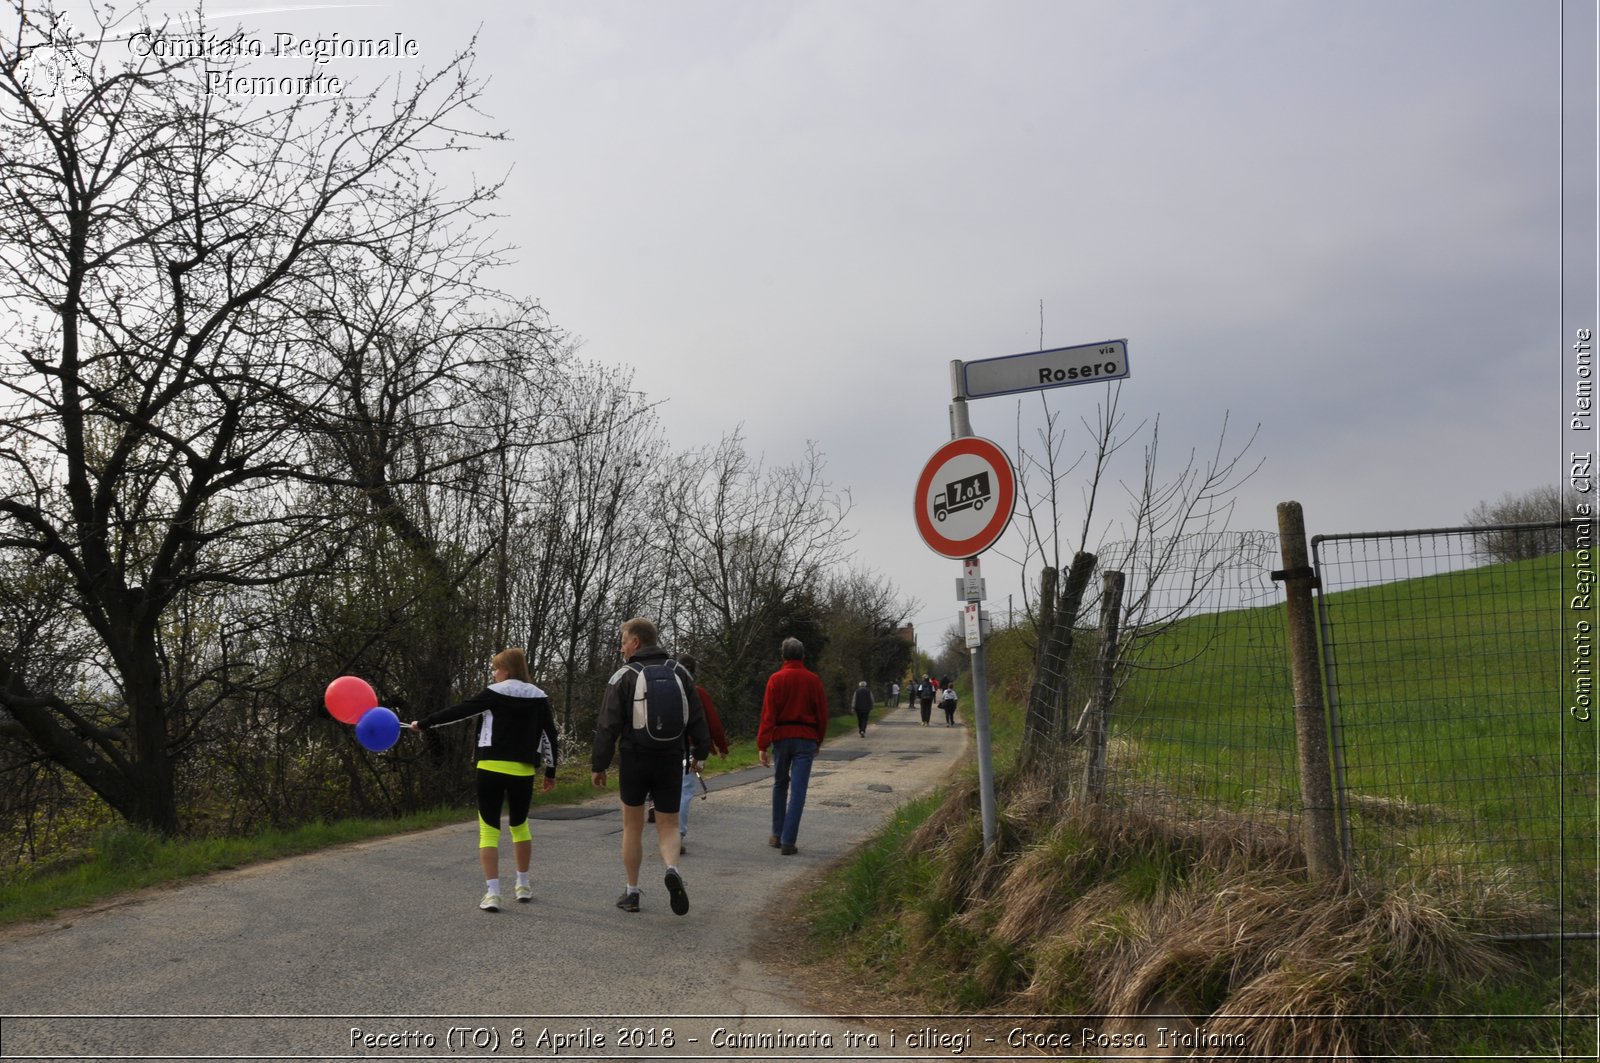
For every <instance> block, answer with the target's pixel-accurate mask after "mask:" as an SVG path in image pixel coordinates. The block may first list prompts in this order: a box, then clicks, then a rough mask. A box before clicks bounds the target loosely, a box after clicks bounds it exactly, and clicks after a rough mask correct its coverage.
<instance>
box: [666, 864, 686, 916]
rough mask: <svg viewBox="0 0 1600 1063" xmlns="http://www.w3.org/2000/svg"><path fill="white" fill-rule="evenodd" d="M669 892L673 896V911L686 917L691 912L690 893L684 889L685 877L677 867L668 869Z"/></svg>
mask: <svg viewBox="0 0 1600 1063" xmlns="http://www.w3.org/2000/svg"><path fill="white" fill-rule="evenodd" d="M667 892H668V893H670V894H672V911H673V914H675V915H685V914H687V913H688V911H689V891H688V890H686V889H684V888H683V876H682V875H680V874H678V869H677V868H675V867H669V868H667Z"/></svg>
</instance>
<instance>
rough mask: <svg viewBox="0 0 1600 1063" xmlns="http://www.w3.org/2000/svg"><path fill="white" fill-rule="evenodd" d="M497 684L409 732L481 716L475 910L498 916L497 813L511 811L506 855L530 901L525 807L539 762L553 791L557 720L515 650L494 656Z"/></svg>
mask: <svg viewBox="0 0 1600 1063" xmlns="http://www.w3.org/2000/svg"><path fill="white" fill-rule="evenodd" d="M490 663H491V667H492V670H493V674H494V684H493V685H492V686H489V687H486V688H485V689H483V690H481V691H479V692H478V693H476V694H474V695H473V696H472V697H470V698H468V699H467V700H466V701H463V702H461V703H460V704H457V705H452V706H450V707H449V708H448V709H440V710H439V711H438V712H432V713H429V714H428V715H426V716H424V717H422V718H421V719H417V720H412V721H411V724H410V727H411V729H412V730H413V731H426V730H428V729H429V728H433V727H442V726H444V725H445V724H449V723H456V722H457V721H460V720H465V719H469V718H471V717H473V716H482V717H483V720H482V722H481V723H480V724H479V727H478V746H477V750H476V752H475V754H474V756H473V759H474V761H475V762H476V764H477V776H478V857H479V863H480V864H481V865H482V867H483V878H484V894H483V900H481V901H479V902H478V907H479V908H481V909H483V910H484V911H486V912H498V911H499V910H500V806H501V804H502V803H504V804H505V805H507V806H508V808H509V814H508V816H507V825H508V826H509V827H510V828H511V851H512V854H513V856H515V858H516V862H517V885H516V895H517V900H519V901H521V902H523V903H527V902H528V901H531V900H532V899H533V886H532V885H531V884H530V883H529V881H528V864H529V861H530V860H531V859H532V856H533V833H532V831H531V830H530V829H529V827H528V807H529V806H530V805H531V804H532V803H533V778H534V775H535V774H536V773H537V771H538V767H537V766H538V763H539V761H540V760H543V761H544V764H545V769H544V791H545V793H549V792H550V791H551V790H552V789H554V788H555V785H556V757H557V755H558V754H557V740H556V721H555V716H554V715H553V714H552V713H551V711H550V699H549V698H548V697H546V696H545V692H544V691H542V690H540V689H539V688H538V687H536V686H534V685H533V681H532V680H531V679H529V678H528V659H527V657H526V655H524V654H523V652H522V650H520V649H517V648H515V647H513V648H511V649H506V650H501V651H500V652H499V653H497V654H495V655H494V660H493V661H492V662H490Z"/></svg>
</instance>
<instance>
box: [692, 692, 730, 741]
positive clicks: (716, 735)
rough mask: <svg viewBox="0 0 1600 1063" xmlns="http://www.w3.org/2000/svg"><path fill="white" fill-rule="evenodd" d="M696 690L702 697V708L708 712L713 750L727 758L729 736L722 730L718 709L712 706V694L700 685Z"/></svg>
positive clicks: (707, 722)
mask: <svg viewBox="0 0 1600 1063" xmlns="http://www.w3.org/2000/svg"><path fill="white" fill-rule="evenodd" d="M694 689H695V691H696V692H697V693H699V695H700V707H701V708H702V709H704V710H706V729H707V730H709V731H710V732H711V748H712V749H713V750H714V751H716V752H718V753H721V754H722V755H723V756H727V755H728V736H727V734H726V733H724V732H723V730H722V719H721V718H720V717H719V716H717V707H716V706H715V705H713V704H711V693H710V692H709V691H708V690H706V688H705V687H703V686H701V685H700V684H698V683H696V684H695V688H694Z"/></svg>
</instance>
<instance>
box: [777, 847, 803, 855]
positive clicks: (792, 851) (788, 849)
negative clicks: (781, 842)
mask: <svg viewBox="0 0 1600 1063" xmlns="http://www.w3.org/2000/svg"><path fill="white" fill-rule="evenodd" d="M778 851H779V852H781V853H783V855H784V856H793V855H794V854H795V853H798V852H799V851H800V850H799V849H798V848H797V847H795V846H793V845H785V846H784V847H783V848H782V849H780V850H778Z"/></svg>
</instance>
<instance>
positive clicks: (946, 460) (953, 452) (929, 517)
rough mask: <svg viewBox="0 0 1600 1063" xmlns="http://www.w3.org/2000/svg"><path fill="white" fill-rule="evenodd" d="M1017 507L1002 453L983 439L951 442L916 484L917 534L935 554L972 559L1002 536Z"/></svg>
mask: <svg viewBox="0 0 1600 1063" xmlns="http://www.w3.org/2000/svg"><path fill="white" fill-rule="evenodd" d="M1016 501H1017V478H1016V476H1015V475H1014V474H1013V473H1012V471H1011V459H1010V458H1008V457H1006V452H1005V451H1003V450H1001V449H1000V447H999V446H997V445H996V444H994V443H992V442H990V441H989V440H987V439H984V438H982V437H981V436H962V437H961V438H960V439H952V440H951V441H950V442H948V443H946V444H945V445H944V446H942V447H940V448H939V449H938V450H936V451H934V453H933V457H931V458H929V459H928V464H927V465H925V466H924V467H923V469H922V475H921V476H920V477H918V478H917V494H916V498H915V505H916V514H917V531H919V532H921V533H922V541H923V542H925V543H927V544H928V546H929V547H931V548H932V549H933V552H934V553H936V554H942V555H944V556H945V557H953V558H966V557H976V556H977V555H978V554H981V553H983V552H984V551H985V550H987V549H989V547H991V546H993V545H994V544H995V542H996V541H997V540H998V539H999V538H1000V536H1001V535H1003V534H1004V533H1005V530H1006V525H1007V524H1010V523H1011V510H1012V507H1013V506H1014V505H1015V504H1016Z"/></svg>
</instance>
